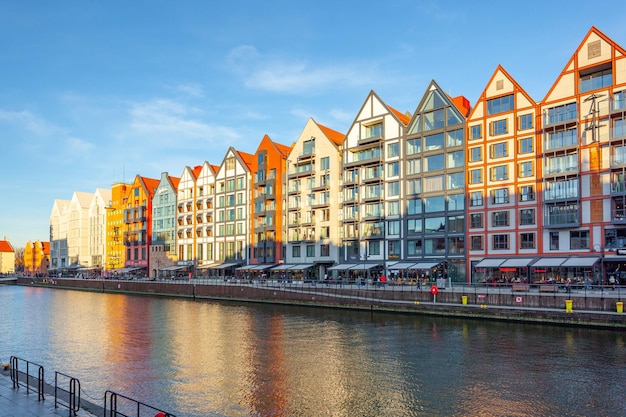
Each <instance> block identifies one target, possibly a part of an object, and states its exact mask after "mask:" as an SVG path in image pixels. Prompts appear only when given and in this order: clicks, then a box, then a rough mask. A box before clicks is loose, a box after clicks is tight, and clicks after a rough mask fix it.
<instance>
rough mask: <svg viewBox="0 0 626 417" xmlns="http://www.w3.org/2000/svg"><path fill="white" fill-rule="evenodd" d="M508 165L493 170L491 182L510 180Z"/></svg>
mask: <svg viewBox="0 0 626 417" xmlns="http://www.w3.org/2000/svg"><path fill="white" fill-rule="evenodd" d="M507 168H508V166H507V165H498V166H496V167H493V168H491V181H505V180H508V179H509V173H508V169H507Z"/></svg>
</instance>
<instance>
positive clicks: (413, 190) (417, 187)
mask: <svg viewBox="0 0 626 417" xmlns="http://www.w3.org/2000/svg"><path fill="white" fill-rule="evenodd" d="M421 192H422V180H420V179H419V178H414V179H410V180H406V193H407V195H412V194H421Z"/></svg>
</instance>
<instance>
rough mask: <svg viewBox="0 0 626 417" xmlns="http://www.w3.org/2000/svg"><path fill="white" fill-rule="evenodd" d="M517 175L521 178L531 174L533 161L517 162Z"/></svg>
mask: <svg viewBox="0 0 626 417" xmlns="http://www.w3.org/2000/svg"><path fill="white" fill-rule="evenodd" d="M519 176H520V177H521V178H524V177H532V176H533V162H532V161H526V162H522V163H520V164H519Z"/></svg>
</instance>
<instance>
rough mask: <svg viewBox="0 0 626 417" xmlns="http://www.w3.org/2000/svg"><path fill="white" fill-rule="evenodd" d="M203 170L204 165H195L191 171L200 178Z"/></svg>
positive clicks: (195, 176)
mask: <svg viewBox="0 0 626 417" xmlns="http://www.w3.org/2000/svg"><path fill="white" fill-rule="evenodd" d="M201 171H202V165H196V166H195V167H193V169H192V170H191V173H192V174H193V177H194V178H195V179H198V177H199V176H200V172H201Z"/></svg>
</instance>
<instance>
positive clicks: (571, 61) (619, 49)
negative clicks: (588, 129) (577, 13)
mask: <svg viewBox="0 0 626 417" xmlns="http://www.w3.org/2000/svg"><path fill="white" fill-rule="evenodd" d="M592 35H595V36H597V37H598V38H600V39H601V40H602V41H603V42H606V43H607V44H608V45H609V46H610V47H611V50H612V53H611V54H610V55H611V57H612V59H615V58H616V57H620V55H621V57H623V56H626V49H624V48H623V47H621V46H620V45H618V44H617V43H615V42H614V41H613V40H612V39H611V38H609V37H608V36H606V35H605V34H604V33H602V32H601V31H600V30H599V29H598V28H596V27H595V26H591V28H590V29H589V31H588V32H587V34H586V35H585V37H584V38H583V40H582V41H581V42H580V44H579V45H578V47H577V48H576V51H574V53H573V54H572V56H571V58H570V59H569V60H568V61H567V63H566V64H565V66H564V67H563V70H562V71H561V72H560V73H559V76H558V77H557V79H556V80H555V81H554V83H553V84H552V86H551V87H550V90H548V92H547V93H546V95H545V96H544V98H543V100H542V103H545V102H547V101H549V97H550V96H551V95H552V93H553V92H554V91H555V89H557V86H558V85H559V82H560V81H561V79H562V78H563V76H564V74H566V73H567V72H571V70H572V69H573V68H574V65H576V66H578V65H579V62H578V59H577V57H578V54H579V53H580V52H581V50H582V49H583V47H584V46H585V44H586V43H587V41H588V40H589V38H590V37H591V36H592ZM616 52H617V53H616ZM601 62H608V60H603V61H601ZM587 65H591V66H593V65H597V62H596V63H588V64H587ZM613 71H614V74H615V71H617V69H616V68H614V69H613Z"/></svg>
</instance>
